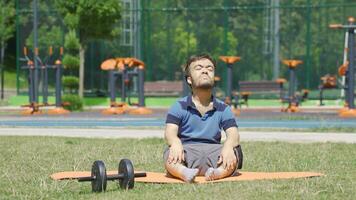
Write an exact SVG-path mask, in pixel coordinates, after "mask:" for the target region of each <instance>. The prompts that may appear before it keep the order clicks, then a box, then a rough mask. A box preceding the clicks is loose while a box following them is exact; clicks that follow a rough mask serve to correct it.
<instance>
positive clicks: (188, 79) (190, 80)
mask: <svg viewBox="0 0 356 200" xmlns="http://www.w3.org/2000/svg"><path fill="white" fill-rule="evenodd" d="M186 79H187V83H188V85H192V77H190V76H187V78H186Z"/></svg>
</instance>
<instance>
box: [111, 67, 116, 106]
mask: <svg viewBox="0 0 356 200" xmlns="http://www.w3.org/2000/svg"><path fill="white" fill-rule="evenodd" d="M115 82H116V78H115V71H114V70H110V71H109V90H110V103H114V102H115Z"/></svg>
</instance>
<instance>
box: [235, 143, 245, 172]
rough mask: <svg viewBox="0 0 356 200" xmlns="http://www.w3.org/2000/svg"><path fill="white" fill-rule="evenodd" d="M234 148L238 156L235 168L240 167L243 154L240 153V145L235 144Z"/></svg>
mask: <svg viewBox="0 0 356 200" xmlns="http://www.w3.org/2000/svg"><path fill="white" fill-rule="evenodd" d="M236 150H237V157H238V161H237V162H238V163H237V169H241V168H242V163H243V160H244V155H243V153H242V149H241V145H239V146H237V147H236Z"/></svg>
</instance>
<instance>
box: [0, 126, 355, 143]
mask: <svg viewBox="0 0 356 200" xmlns="http://www.w3.org/2000/svg"><path fill="white" fill-rule="evenodd" d="M0 135H1V136H4V135H13V136H15V135H16V136H63V137H86V138H149V137H159V138H162V137H163V129H154V130H148V129H137V130H135V129H122V128H115V129H113V128H100V129H82V128H0ZM240 135H241V141H264V142H265V141H284V142H303V143H311V142H341V143H354V144H355V143H356V134H351V133H314V132H254V131H240Z"/></svg>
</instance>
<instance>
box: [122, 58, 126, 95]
mask: <svg viewBox="0 0 356 200" xmlns="http://www.w3.org/2000/svg"><path fill="white" fill-rule="evenodd" d="M125 79H126V64H125V67H124V69H123V70H122V73H121V102H125V99H126V94H125V92H126V91H125V89H126V85H125Z"/></svg>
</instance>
